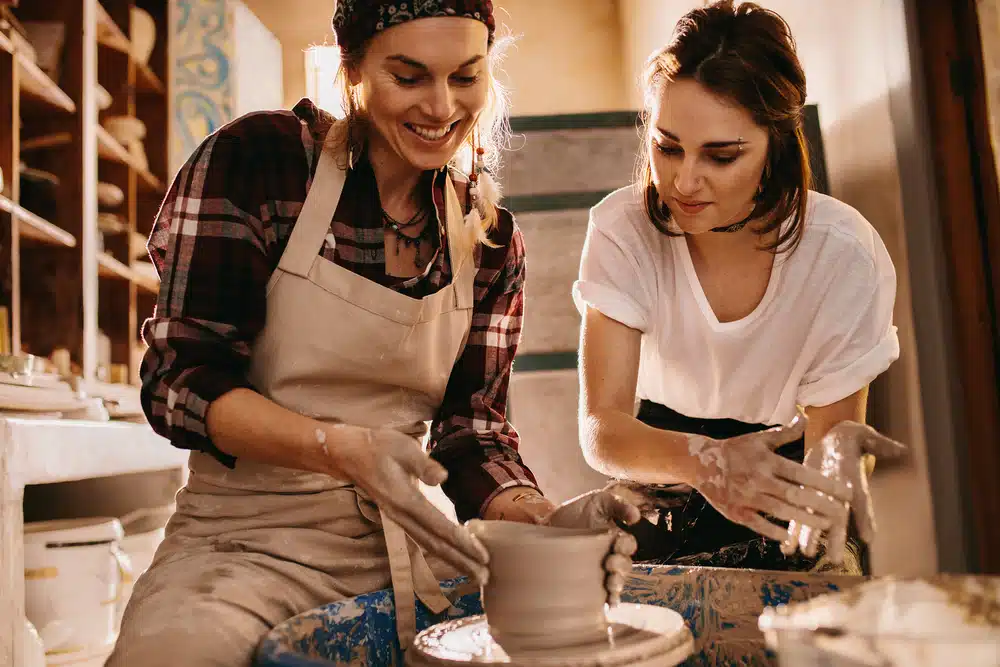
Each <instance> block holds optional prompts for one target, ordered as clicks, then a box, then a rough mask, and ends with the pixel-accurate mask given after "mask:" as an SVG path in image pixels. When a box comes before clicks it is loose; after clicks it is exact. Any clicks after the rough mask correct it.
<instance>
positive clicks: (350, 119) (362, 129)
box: [333, 29, 514, 246]
mask: <svg viewBox="0 0 1000 667" xmlns="http://www.w3.org/2000/svg"><path fill="white" fill-rule="evenodd" d="M513 41H514V40H513V38H512V37H511V36H509V35H508V34H506V33H504V34H501V32H500V30H499V29H498V30H497V31H496V33H495V36H494V39H493V42H492V44H490V47H489V57H488V68H487V71H486V75H487V77H488V82H489V92H488V93H487V97H486V107H485V108H484V109H483V111H482V113H480V115H479V118H478V120H477V122H476V126H475V128H474V130H473V132H472V133H470V135H469V137H468V139H466V142H465V144H464V145H463V147H462V149H460V150H459V152H458V153H457V154H456V155H455V156H454V157H453V158H452V159H451V160H450V161H449V165H450V166H452V167H454V168H456V169H458V170H460V171H464V172H466V173H468V172H469V171H470V170H471V165H472V152H473V150H474V149H475V147H474V145H473V141H474V139H475V140H476V142H477V143H478V145H479V146H480V147H482V148H484V149H485V153H484V155H483V158H484V162H485V167H486V169H487V171H488V172H489V173H490V174H491V177H492V182H493V183H494V184H495V187H494V188H488V187H480V189H479V202H480V206H479V213H480V216H481V218H482V222H483V224H482V228H481V229H478V230H473V231H474V232H475V234H476V238H475V240H476V241H477V242H479V243H484V244H486V245H490V246H492V245H493V244H492V242H491V241H490V240H489V237H488V233H489V232H490V231H491V230H492V229H493V228H495V227H496V225H497V222H498V216H497V205H498V204H499V200H500V194H501V192H500V187H499V184H498V183H497V182H496V174H497V173H499V170H500V158H501V156H502V154H503V151H504V150H505V149H506V148H507V146H508V142H509V138H510V123H509V108H510V104H509V99H508V94H507V90H506V89H505V88H504V87H503V85H502V84H501V83H500V82H499V81H498V80H497V76H496V72H497V70H498V69H499V67H500V65H501V63H502V62H503V57H504V55H505V53H506V49H507V47H508V46H509V45H510V44H511V43H512V42H513ZM367 49H368V42H365V43H364V44H362V45H361V46H359V47H357V48H355V49H353V50H351V51H348V52H346V53H345V52H343V51H341V61H340V71H339V72H338V73H337V83H338V86H339V87H340V90H341V95H342V99H343V100H344V104H345V109H344V112H345V114H346V116H345V122H343V123H342V127H343V131H341V132H336V133H334V137H333V141H334V142H335V144H337V145H339V146H340V147H344V148H346V149H350V150H351V151H353V153H354V154H355V155H357V154H359V153H360V152H361V150H362V149H363V147H364V143H365V136H366V133H367V131H368V128H367V123H366V122H365V113H364V108H363V104H362V97H361V90H360V86H356V85H352V84H351V80H350V76H349V71H350V70H356V69H357V68H358V67H359V66H360V65H361V61H362V60H363V59H364V57H365V53H366V52H367ZM345 153H346V150H345Z"/></svg>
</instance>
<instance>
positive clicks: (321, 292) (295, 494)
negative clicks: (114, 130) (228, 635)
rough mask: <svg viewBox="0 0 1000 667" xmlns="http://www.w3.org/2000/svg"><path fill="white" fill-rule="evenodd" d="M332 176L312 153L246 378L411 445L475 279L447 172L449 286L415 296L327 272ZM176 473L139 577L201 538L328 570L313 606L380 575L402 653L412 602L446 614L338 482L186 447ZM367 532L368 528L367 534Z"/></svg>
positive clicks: (387, 529) (421, 566)
mask: <svg viewBox="0 0 1000 667" xmlns="http://www.w3.org/2000/svg"><path fill="white" fill-rule="evenodd" d="M345 177H346V172H345V171H344V169H343V168H342V167H340V166H339V165H338V160H337V158H336V156H335V155H333V154H332V153H331V151H330V150H325V151H324V152H323V154H322V156H321V158H320V161H319V165H318V167H317V170H316V175H315V177H314V182H313V184H312V186H311V187H310V188H309V191H308V195H307V197H306V201H305V203H304V205H303V207H302V211H301V214H300V215H299V218H298V220H297V222H296V224H295V226H294V227H293V230H292V233H291V236H290V238H289V240H288V245H287V247H286V249H285V251H284V254H283V255H282V256H281V259H280V261H279V263H278V267H277V269H276V270H275V272H274V274H273V275H272V277H271V279H270V281H269V283H268V286H267V320H266V325H265V327H264V329H263V331H262V332H261V334H260V335H259V336H258V338H257V340H256V341H255V343H254V346H253V350H252V355H251V356H252V362H251V371H250V380H251V381H252V382H253V384H254V386H255V387H256V388H257V389H258V391H260V392H261V393H262V394H263V395H265V396H267V397H269V398H270V399H271V400H273V401H275V402H276V403H278V404H280V405H282V406H284V407H286V408H289V409H291V410H294V411H295V412H298V413H300V414H304V415H306V416H309V417H312V418H315V419H319V420H322V421H326V422H344V423H349V424H353V425H358V426H365V427H372V428H393V429H398V430H399V431H402V432H404V433H408V434H410V435H412V436H413V437H415V438H418V439H420V438H423V437H424V436H425V435H426V434H427V431H428V426H427V422H429V421H430V420H432V418H433V417H434V415H435V413H436V411H437V409H438V407H439V406H440V404H441V402H442V399H443V397H444V392H445V388H446V386H447V384H448V379H449V377H450V376H451V371H452V368H453V366H454V364H455V363H456V361H457V359H458V358H459V356H460V355H461V352H462V350H463V349H464V346H465V343H466V340H467V337H468V334H469V330H470V326H471V319H472V306H473V281H474V279H475V274H476V269H475V262H474V261H473V258H472V251H471V241H470V240H469V237H468V235H467V234H466V232H465V230H464V229H463V216H462V212H461V207H460V204H459V201H458V197H457V195H456V193H455V190H454V186H453V184H452V182H451V179H450V178H447V179H446V186H445V195H446V196H445V201H446V208H445V211H446V221H445V225H446V233H447V235H448V244H447V247H448V249H449V252H450V253H451V254H450V260H451V266H452V269H453V272H452V273H453V280H452V283H451V284H450V285H448V286H447V287H444V288H442V289H441V290H440V291H438V292H436V293H434V294H432V295H430V296H427V297H425V298H422V299H415V298H411V297H408V296H405V295H403V294H400V293H398V292H395V291H393V290H391V289H389V288H387V287H383V286H381V285H379V284H377V283H375V282H372V281H370V280H368V279H366V278H363V277H361V276H359V275H357V274H355V273H352V272H351V271H349V270H347V269H345V268H343V267H340V266H338V265H336V264H334V263H333V262H332V261H329V260H327V259H325V258H324V257H321V256H320V249H321V247H322V245H323V244H324V243H327V244H334V243H335V239H334V237H333V235H332V234H330V233H329V228H330V222H331V220H332V218H333V214H334V211H335V210H336V208H337V203H338V201H339V200H340V196H341V193H342V191H343V187H344V181H345ZM429 224H434V221H433V220H432V221H431V222H430V223H429ZM333 446H335V444H334V445H333ZM189 465H190V471H191V475H190V478H189V481H188V484H187V485H186V486H185V488H184V489H183V490H182V491H181V492H180V493H179V495H178V512H177V515H176V516H175V519H176V520H172V523H173V531H172V534H171V535H169V536H168V538H167V540H166V541H165V543H164V545H163V547H164V548H162V549H161V550H160V552H158V553H157V557H156V561H154V565H153V567H152V568H151V571H150V574H151V575H152V576H156V575H155V570H156V567H157V563H158V562H160V561H163V562H167V561H169V560H170V558H171V556H172V552H176V553H180V552H183V551H184V550H185V549H189V548H195V549H196V548H197V546H198V545H199V544H200V542H199V540H205V539H208V540H212V541H213V543H214V544H215V545H216V548H218V545H219V544H223V543H224V544H225V545H226V547H225V548H226V549H229V550H233V551H240V552H242V553H244V554H245V553H250V554H266V555H268V556H272V557H274V558H275V559H277V560H275V561H274V563H276V564H280V563H282V562H288V561H291V562H293V563H295V564H306V565H308V566H309V567H310V568H311V569H312V570H319V571H322V572H325V573H327V574H329V575H330V582H331V586H330V591H329V592H328V593H326V595H327V596H329V597H330V599H327V600H322V601H320V602H319V603H318V604H325V603H326V602H330V601H333V600H334V599H336V598H338V597H341V598H342V597H344V596H345V595H351V594H358V593H362V592H367V591H370V590H376V589H378V588H380V587H382V584H383V582H385V581H386V571H385V570H386V569H388V574H389V577H388V578H389V579H390V580H391V585H392V588H393V590H394V597H395V601H396V623H397V630H398V632H399V637H400V645H401V646H402V647H403V648H404V650H405V649H406V648H407V647H408V646H409V644H410V643H411V641H412V639H413V637H414V633H415V604H414V595H416V596H417V597H419V598H420V600H421V601H422V602H423V603H424V604H425V605H426V606H427V607H428V608H429V609H430V610H431V611H433V612H434V613H439V612H441V611H443V610H444V609H446V608H447V607H448V606H449V601H448V600H447V599H446V598H445V597H444V596H443V595H442V593H441V590H440V588H439V584H438V579H437V578H436V577H435V575H434V572H432V569H431V567H430V565H429V564H428V560H431V559H430V557H429V556H425V555H424V554H423V553H422V551H421V550H420V549H419V548H418V547H417V546H416V545H415V544H414V543H413V541H412V540H411V539H410V538H409V537H408V536H407V535H406V534H405V532H404V531H403V529H402V528H400V526H399V525H398V524H396V523H395V522H393V521H392V520H391V519H390V518H389V517H387V516H386V515H385V514H384V513H383V512H382V511H381V510H380V509H378V508H377V507H376V506H375V504H374V503H372V502H371V500H370V499H368V498H367V497H366V496H365V494H364V493H363V492H362V491H361V490H360V489H357V488H355V487H354V486H353V485H351V484H350V483H348V482H347V481H343V480H337V479H334V478H332V477H329V476H327V475H322V474H316V473H310V472H303V471H297V470H290V469H285V468H278V467H274V466H270V465H262V464H257V463H252V462H250V461H245V460H238V461H237V463H236V467H235V469H232V470H231V469H229V468H226V467H225V466H223V465H222V464H220V463H219V462H218V461H216V460H215V459H214V458H213V457H211V456H209V455H206V454H203V453H200V452H193V453H192V455H191V458H190V464H189ZM220 508H221V509H220ZM220 517H221V518H220ZM377 524H380V525H381V529H375V530H372V528H371V527H372V526H373V525H377ZM234 555H235V554H234ZM386 556H387V558H386ZM386 561H387V567H386ZM437 565H438V567H436V568H435V569H437V570H438V571H441V570H442V569H444V570H447V568H446V567H444V566H443V564H441V563H440V562H439V561H438V562H437Z"/></svg>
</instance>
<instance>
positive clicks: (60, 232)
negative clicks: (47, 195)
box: [0, 195, 76, 248]
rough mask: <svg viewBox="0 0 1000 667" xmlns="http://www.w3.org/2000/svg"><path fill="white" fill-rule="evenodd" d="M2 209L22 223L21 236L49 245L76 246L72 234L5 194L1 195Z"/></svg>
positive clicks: (20, 227) (0, 208) (0, 204)
mask: <svg viewBox="0 0 1000 667" xmlns="http://www.w3.org/2000/svg"><path fill="white" fill-rule="evenodd" d="M0 210H2V211H7V212H8V213H10V214H11V215H12V216H14V217H15V218H17V219H18V221H19V222H21V223H22V224H21V225H20V226H19V229H20V232H21V236H22V237H24V238H26V239H31V240H33V241H40V242H42V243H47V244H49V245H58V246H66V247H67V248H73V247H76V238H75V237H74V236H73V235H72V234H70V233H69V232H67V231H66V230H64V229H62V228H61V227H57V226H56V225H53V224H52V223H51V222H49V221H48V220H45V219H43V218H40V217H38V216H37V215H35V214H34V213H32V212H31V211H29V210H28V209H26V208H23V207H21V206H18V205H17V204H15V203H14V202H12V201H11V200H10V199H8V198H7V197H4V196H3V195H0Z"/></svg>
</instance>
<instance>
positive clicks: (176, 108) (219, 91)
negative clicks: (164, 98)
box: [168, 0, 282, 176]
mask: <svg viewBox="0 0 1000 667" xmlns="http://www.w3.org/2000/svg"><path fill="white" fill-rule="evenodd" d="M170 26H171V31H172V32H171V45H172V52H171V58H172V61H171V71H170V77H171V91H172V94H173V99H172V100H171V115H172V118H171V121H170V123H171V127H170V135H171V139H170V156H169V158H168V168H169V171H170V175H171V176H173V174H174V173H175V172H176V171H177V170H178V169H180V167H181V166H182V165H183V164H184V162H185V161H186V160H187V158H188V156H189V155H190V154H191V152H192V151H193V150H194V149H195V148H196V147H197V146H198V144H199V143H201V141H202V140H203V139H204V138H205V137H207V136H208V135H209V134H211V133H212V132H214V131H215V130H217V129H218V128H219V127H221V126H222V125H224V124H225V123H228V122H229V121H231V120H232V119H234V118H236V117H238V116H241V115H243V114H245V113H248V112H250V111H254V110H257V109H262V108H275V107H280V106H282V96H281V90H282V85H281V71H280V69H279V68H277V67H274V66H272V62H273V61H275V60H278V59H280V58H281V52H282V46H281V44H280V43H279V42H278V41H277V39H275V37H274V36H273V35H272V34H270V33H269V32H268V30H267V29H266V28H265V27H264V24H262V23H261V22H260V21H259V20H258V19H257V17H256V16H255V15H254V14H253V12H252V11H251V10H250V9H249V8H248V7H247V6H246V5H245V4H244V3H242V2H241V1H240V0H175V1H174V2H173V3H172V4H171V20H170Z"/></svg>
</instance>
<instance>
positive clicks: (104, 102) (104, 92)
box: [94, 84, 114, 111]
mask: <svg viewBox="0 0 1000 667" xmlns="http://www.w3.org/2000/svg"><path fill="white" fill-rule="evenodd" d="M94 93H95V94H96V95H97V108H98V110H99V111H105V110H107V109H109V108H110V107H111V103H112V102H114V99H112V97H111V93H109V92H108V89H107V88H105V87H104V86H102V85H101V84H97V88H95V90H94Z"/></svg>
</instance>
